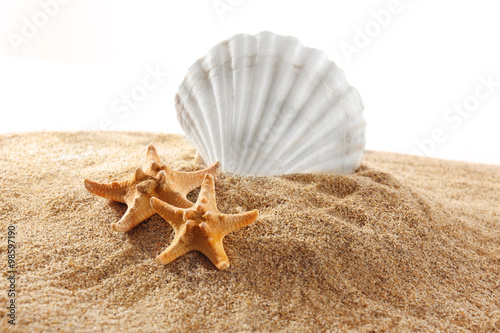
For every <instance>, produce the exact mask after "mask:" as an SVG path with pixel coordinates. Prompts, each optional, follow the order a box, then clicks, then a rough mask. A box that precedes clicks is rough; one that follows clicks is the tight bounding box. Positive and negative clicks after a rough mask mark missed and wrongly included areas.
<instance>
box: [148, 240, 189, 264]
mask: <svg viewBox="0 0 500 333" xmlns="http://www.w3.org/2000/svg"><path fill="white" fill-rule="evenodd" d="M182 235H183V233H182V232H181V233H179V234H177V233H176V235H175V238H174V241H173V242H172V244H170V245H169V247H167V249H166V250H165V251H163V252H162V253H161V254H160V255H159V256H158V257H156V259H155V260H156V262H158V263H159V264H161V265H166V264H168V263H171V262H172V261H174V260H175V259H177V258H179V257H180V256H182V255H184V254H186V253H188V252H191V251H193V249H192V248H191V246H190V245H189V244H188V239H186V238H184V237H182Z"/></svg>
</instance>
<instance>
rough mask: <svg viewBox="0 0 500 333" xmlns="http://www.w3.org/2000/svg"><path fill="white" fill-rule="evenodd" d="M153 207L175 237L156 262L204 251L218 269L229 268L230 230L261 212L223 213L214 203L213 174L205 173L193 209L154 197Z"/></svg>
mask: <svg viewBox="0 0 500 333" xmlns="http://www.w3.org/2000/svg"><path fill="white" fill-rule="evenodd" d="M151 206H152V207H153V208H154V209H155V210H156V211H157V212H158V214H160V216H161V217H163V218H164V219H165V220H167V222H168V223H169V224H170V225H171V226H172V228H174V232H175V238H174V240H173V242H172V244H170V246H169V247H168V248H167V249H166V250H165V251H163V252H162V253H161V254H160V255H159V256H158V257H156V261H157V262H158V263H160V264H168V263H170V262H172V261H174V260H175V259H177V258H178V257H180V256H182V255H183V254H186V253H188V252H191V251H198V252H201V253H203V254H204V255H205V256H207V257H208V259H210V261H211V262H212V263H213V264H214V265H215V266H216V267H217V268H218V269H226V268H228V267H229V260H228V258H227V255H226V252H225V251H224V247H223V245H222V239H223V238H224V236H226V235H227V234H228V233H230V232H232V231H234V230H237V229H239V228H242V227H245V226H247V225H249V224H250V223H252V222H253V221H255V219H257V216H258V215H259V211H258V210H257V209H254V210H252V211H250V212H246V213H241V214H222V213H221V212H220V211H219V210H218V209H217V204H216V202H215V184H214V178H213V176H212V175H211V174H206V175H205V179H204V180H203V184H201V191H200V195H199V196H198V200H197V201H196V204H195V205H194V206H193V207H191V208H186V209H182V208H176V207H173V206H172V205H169V204H168V203H166V202H163V201H161V200H160V199H158V198H154V197H153V198H151Z"/></svg>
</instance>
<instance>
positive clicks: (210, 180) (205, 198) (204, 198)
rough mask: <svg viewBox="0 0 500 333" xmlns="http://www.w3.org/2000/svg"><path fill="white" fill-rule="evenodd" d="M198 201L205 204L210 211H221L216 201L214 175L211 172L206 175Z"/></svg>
mask: <svg viewBox="0 0 500 333" xmlns="http://www.w3.org/2000/svg"><path fill="white" fill-rule="evenodd" d="M196 203H202V204H205V205H206V209H207V210H208V211H212V212H216V213H219V210H218V209H217V203H216V201H215V182H214V177H213V176H212V175H211V174H206V175H205V178H204V179H203V183H202V184H201V190H200V194H199V195H198V200H197V201H196Z"/></svg>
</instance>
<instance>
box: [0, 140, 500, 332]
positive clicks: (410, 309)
mask: <svg viewBox="0 0 500 333" xmlns="http://www.w3.org/2000/svg"><path fill="white" fill-rule="evenodd" d="M151 143H152V144H154V145H155V146H156V148H157V149H158V152H159V154H160V156H161V157H162V159H163V160H164V161H168V162H169V164H170V165H171V166H172V167H174V168H175V169H178V170H195V169H197V167H196V166H194V165H193V164H192V162H191V161H192V158H193V156H194V148H193V147H192V146H191V145H189V144H188V143H187V142H186V141H185V140H184V139H183V138H182V137H180V136H173V135H157V134H151V133H116V132H115V133H102V132H81V133H39V134H22V135H3V136H0V147H1V155H0V166H1V170H2V172H1V174H0V193H1V196H0V223H1V224H2V233H1V234H0V239H1V240H0V245H1V249H2V253H5V252H6V251H7V226H8V225H11V224H13V223H15V224H16V225H15V227H16V232H17V235H16V239H15V241H16V243H17V245H18V248H17V253H16V255H17V256H16V262H17V280H16V292H17V296H18V297H17V299H16V304H17V312H16V325H15V327H12V325H9V324H8V323H7V319H9V318H8V317H7V318H2V322H1V326H0V327H2V328H4V329H5V328H6V329H8V330H11V329H12V328H14V330H16V329H17V330H18V331H23V332H27V331H32V332H36V331H42V330H49V329H50V330H64V331H92V330H94V329H96V330H103V331H106V332H112V331H117V332H118V331H119V332H123V331H125V330H127V331H138V332H160V331H193V330H210V331H212V330H219V331H254V330H258V331H276V330H288V331H305V330H321V331H326V330H331V331H336V330H339V331H344V330H348V329H356V330H359V331H371V330H374V331H380V330H386V329H389V330H412V331H415V330H421V331H431V330H438V329H439V330H447V331H454V332H455V331H460V330H462V329H468V330H473V331H488V330H490V331H493V330H500V251H499V249H500V208H499V204H498V203H499V201H500V167H498V166H486V165H475V164H467V163H459V162H448V161H441V160H436V159H428V158H418V157H410V156H405V155H398V154H390V153H381V152H367V153H366V155H365V158H364V160H363V165H362V166H361V167H360V168H359V170H358V171H357V172H356V173H355V174H353V175H347V176H339V175H286V176H276V177H241V176H236V175H233V174H227V173H226V174H222V175H220V176H219V177H218V178H217V180H216V188H217V196H218V197H217V199H218V206H219V209H220V210H221V211H222V212H224V213H238V212H241V211H247V210H252V209H259V211H260V214H261V215H260V218H259V219H258V220H257V222H255V223H253V224H252V225H250V226H249V227H246V228H243V229H239V230H237V231H235V232H234V233H231V234H230V235H228V236H227V237H226V238H225V241H224V245H225V249H226V252H227V254H228V257H229V260H230V263H231V267H230V268H229V269H227V270H225V271H219V270H217V269H216V268H215V267H214V266H213V265H212V263H211V262H210V261H209V260H208V259H207V258H205V257H204V256H203V255H201V254H199V253H196V252H194V253H190V254H188V255H186V256H183V257H181V258H179V259H177V260H176V261H174V262H173V263H171V264H169V265H166V266H160V265H158V264H156V262H154V258H155V257H156V255H158V254H159V253H160V252H161V251H162V250H164V249H165V248H166V247H167V246H168V244H169V243H170V242H171V240H172V239H173V232H172V228H171V227H170V226H169V224H168V223H167V222H165V221H164V220H163V219H162V218H161V217H159V216H158V215H155V216H153V217H152V218H150V219H149V220H147V221H145V222H143V223H142V224H140V225H139V226H137V227H136V228H134V229H133V230H132V231H130V232H128V233H126V234H121V233H116V232H112V231H111V230H110V228H109V226H110V224H111V223H112V222H116V221H117V220H118V219H119V218H120V217H121V216H122V214H123V213H124V211H125V206H124V205H122V204H118V203H113V202H108V201H106V200H105V199H103V198H100V197H96V196H93V195H92V194H90V193H89V192H87V191H86V190H85V188H84V186H83V179H84V178H90V179H93V180H96V181H103V182H104V181H112V180H121V179H125V178H127V177H129V176H130V175H132V172H133V170H134V169H135V168H136V167H137V166H139V165H141V163H142V161H143V155H144V152H145V149H146V147H147V145H148V144H151ZM197 192H198V190H195V191H193V192H192V193H191V194H190V196H189V198H190V199H191V200H192V201H194V200H195V199H196V196H197ZM0 267H1V269H2V272H3V278H2V281H4V282H2V286H4V287H3V288H2V289H3V290H2V291H1V293H0V304H1V305H2V306H1V308H0V313H1V315H2V317H5V315H6V311H7V310H6V305H7V304H8V302H9V298H8V297H7V293H6V290H7V288H8V286H7V285H6V283H5V281H6V278H7V271H8V267H7V259H6V256H5V255H3V256H2V260H1V261H0Z"/></svg>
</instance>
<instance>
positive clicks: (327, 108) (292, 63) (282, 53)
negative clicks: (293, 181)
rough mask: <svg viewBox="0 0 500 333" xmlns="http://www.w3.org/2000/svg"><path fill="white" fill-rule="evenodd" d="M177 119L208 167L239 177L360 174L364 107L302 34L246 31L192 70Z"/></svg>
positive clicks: (183, 88) (178, 100) (183, 87)
mask: <svg viewBox="0 0 500 333" xmlns="http://www.w3.org/2000/svg"><path fill="white" fill-rule="evenodd" d="M176 109H177V117H178V120H179V122H180V124H181V127H182V128H183V130H184V132H185V133H186V135H187V137H188V138H189V139H190V140H191V141H192V142H193V143H194V145H195V146H196V148H197V150H198V154H199V157H201V160H202V161H203V162H204V163H205V164H206V163H208V164H211V163H214V162H216V161H220V162H221V167H222V169H223V170H224V171H229V172H234V173H239V174H254V175H275V174H287V173H352V172H354V171H355V170H356V168H357V167H358V166H359V164H360V161H361V157H362V155H363V150H364V146H365V127H366V122H365V120H364V118H363V115H362V111H363V104H362V102H361V98H360V96H359V94H358V92H357V91H356V89H354V88H353V87H351V86H349V85H348V83H347V81H346V79H345V77H344V73H343V71H342V70H341V69H339V68H338V67H337V66H336V65H335V64H334V63H333V62H332V61H330V60H329V59H328V58H327V57H326V55H325V54H324V53H323V52H321V51H319V50H316V49H313V48H309V47H305V46H303V45H302V44H300V42H299V41H298V40H297V39H296V38H294V37H288V36H278V35H276V34H273V33H271V32H261V33H259V34H258V35H255V36H250V35H244V34H239V35H236V36H234V37H232V38H230V39H228V40H226V41H223V42H221V43H219V44H217V45H216V46H215V47H213V48H212V49H211V50H210V51H208V53H207V54H206V55H205V56H204V57H203V58H201V59H199V60H198V61H196V62H195V63H194V64H193V65H192V66H191V67H190V68H189V70H188V72H187V75H186V77H185V79H184V81H183V83H182V84H181V85H180V87H179V92H178V94H177V96H176Z"/></svg>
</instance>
